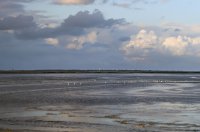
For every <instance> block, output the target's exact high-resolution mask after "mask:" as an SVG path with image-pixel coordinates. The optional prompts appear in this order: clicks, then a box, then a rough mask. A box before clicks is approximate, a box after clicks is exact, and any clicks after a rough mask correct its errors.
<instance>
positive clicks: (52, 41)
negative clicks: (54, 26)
mask: <svg viewBox="0 0 200 132" xmlns="http://www.w3.org/2000/svg"><path fill="white" fill-rule="evenodd" d="M45 42H46V43H47V44H49V45H53V46H58V45H59V40H58V39H56V38H46V39H45Z"/></svg>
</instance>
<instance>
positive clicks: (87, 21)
mask: <svg viewBox="0 0 200 132" xmlns="http://www.w3.org/2000/svg"><path fill="white" fill-rule="evenodd" d="M124 22H125V21H124V19H105V18H104V16H103V14H102V13H101V12H100V11H99V10H95V11H94V12H92V13H90V12H89V11H80V12H78V13H77V14H75V15H70V16H69V17H68V18H66V19H65V20H64V22H62V23H61V24H60V25H59V26H57V27H55V28H49V27H45V28H40V27H37V28H30V29H26V30H21V31H17V32H16V36H17V37H18V38H21V39H38V38H52V37H57V36H62V35H72V36H80V35H83V34H85V32H86V31H85V30H87V29H91V28H106V27H111V26H113V25H115V24H122V23H124Z"/></svg>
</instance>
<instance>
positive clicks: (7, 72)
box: [0, 70, 200, 74]
mask: <svg viewBox="0 0 200 132" xmlns="http://www.w3.org/2000/svg"><path fill="white" fill-rule="evenodd" d="M51 73H113V74H114V73H116V74H118V73H119V74H120V73H121V74H126V73H127V74H128V73H155V74H156V73H169V74H200V71H159V70H0V74H51Z"/></svg>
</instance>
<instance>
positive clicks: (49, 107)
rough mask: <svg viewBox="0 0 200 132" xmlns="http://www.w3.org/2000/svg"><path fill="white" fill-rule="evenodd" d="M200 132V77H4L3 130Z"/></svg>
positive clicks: (0, 99) (0, 91) (0, 78)
mask: <svg viewBox="0 0 200 132" xmlns="http://www.w3.org/2000/svg"><path fill="white" fill-rule="evenodd" d="M66 131H67V132H161V131H162V132H183V131H187V132H188V131H191V132H194V131H200V74H170V73H165V74H161V73H159V74H154V73H148V74H146V73H132V74H106V73H101V74H95V73H93V74H87V73H82V74H65V73H63V74H56V73H54V74H0V132H66Z"/></svg>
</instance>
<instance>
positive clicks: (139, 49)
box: [121, 30, 158, 60]
mask: <svg viewBox="0 0 200 132" xmlns="http://www.w3.org/2000/svg"><path fill="white" fill-rule="evenodd" d="M157 42H158V37H157V35H156V34H155V33H154V31H149V32H148V31H146V30H141V31H139V33H138V34H137V35H134V36H132V37H131V40H130V41H129V42H128V43H125V44H124V45H123V46H122V48H121V50H122V51H123V52H124V54H125V55H126V56H128V57H129V58H130V57H131V59H137V60H138V59H139V60H140V59H142V60H143V59H144V57H145V56H146V55H147V54H148V52H149V51H150V50H151V49H153V48H157V47H156V45H157Z"/></svg>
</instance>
